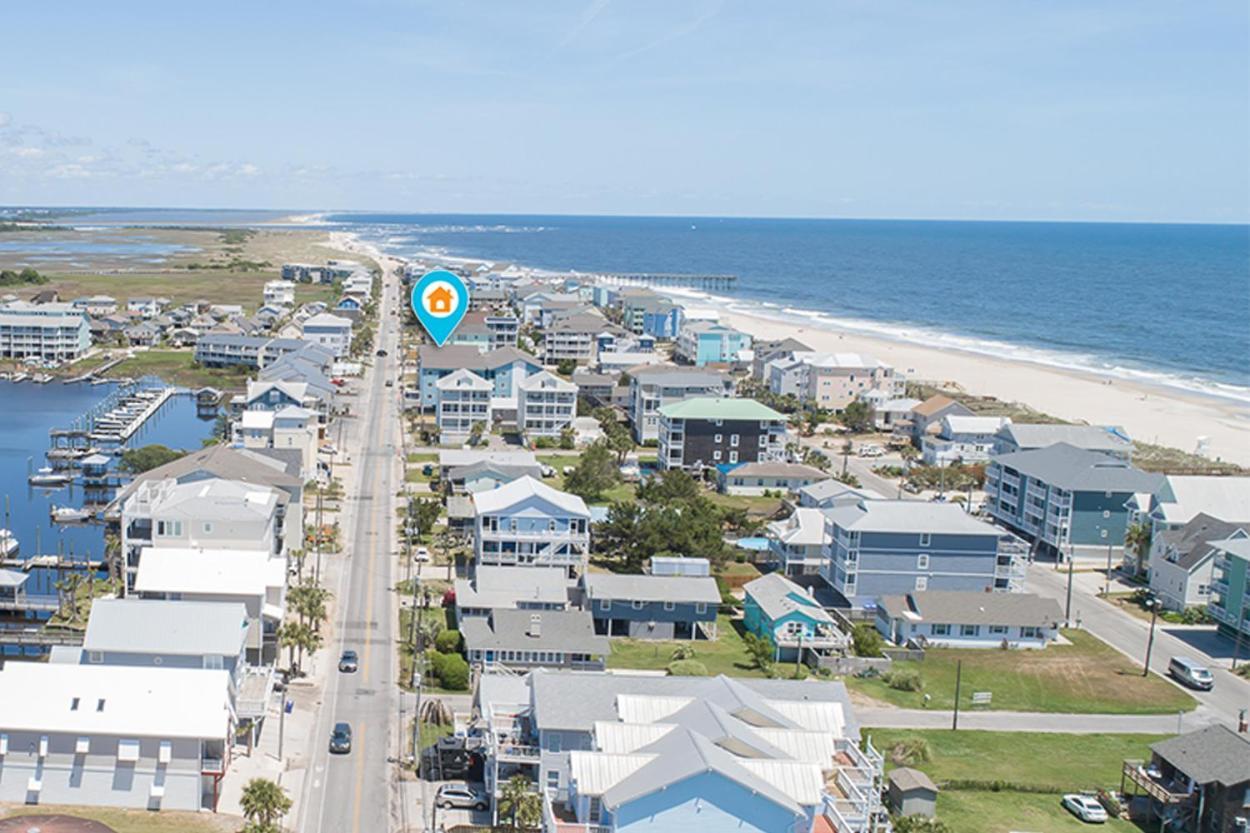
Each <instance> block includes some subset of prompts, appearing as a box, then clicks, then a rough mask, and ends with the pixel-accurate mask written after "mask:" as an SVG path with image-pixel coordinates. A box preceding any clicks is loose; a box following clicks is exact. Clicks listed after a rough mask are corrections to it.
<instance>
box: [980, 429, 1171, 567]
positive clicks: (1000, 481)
mask: <svg viewBox="0 0 1250 833" xmlns="http://www.w3.org/2000/svg"><path fill="white" fill-rule="evenodd" d="M1163 480H1164V478H1163V476H1162V475H1158V474H1149V473H1147V472H1143V471H1140V470H1139V469H1136V468H1134V467H1133V466H1132V465H1131V464H1130V463H1128V462H1126V461H1124V460H1122V459H1119V458H1116V457H1111V456H1109V455H1106V454H1103V453H1101V452H1097V451H1087V450H1085V449H1083V448H1076V447H1075V446H1071V445H1068V444H1067V443H1056V444H1055V445H1051V446H1047V447H1045V448H1039V449H1035V450H1033V451H1016V452H1013V453H1011V454H999V455H996V456H994V457H992V458H991V459H990V463H989V465H988V466H987V467H986V471H985V494H986V502H985V505H986V509H987V510H988V512H989V514H990V516H991V517H993V518H994V519H995V520H996V521H998V522H999V523H1001V524H1003V525H1004V526H1007V527H1008V528H1010V529H1013V530H1015V531H1016V532H1018V533H1019V534H1020V535H1022V536H1023V537H1024V538H1025V539H1026V540H1027V541H1029V542H1030V543H1032V544H1033V546H1034V549H1035V550H1036V551H1038V552H1039V553H1042V554H1046V555H1049V556H1052V557H1058V558H1060V559H1063V558H1066V557H1067V556H1069V555H1075V556H1089V557H1097V558H1098V559H1100V561H1101V560H1102V559H1105V558H1106V557H1107V555H1108V553H1112V554H1114V555H1119V554H1121V553H1122V552H1123V550H1124V533H1125V530H1126V529H1127V528H1128V519H1129V510H1128V509H1127V504H1128V502H1129V500H1130V499H1131V498H1133V497H1134V496H1135V495H1138V494H1141V493H1147V494H1150V493H1153V492H1154V491H1155V490H1157V489H1161V488H1162V487H1163Z"/></svg>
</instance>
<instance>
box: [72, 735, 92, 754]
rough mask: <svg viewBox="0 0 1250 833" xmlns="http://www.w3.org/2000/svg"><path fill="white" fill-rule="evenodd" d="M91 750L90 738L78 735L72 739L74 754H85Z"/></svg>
mask: <svg viewBox="0 0 1250 833" xmlns="http://www.w3.org/2000/svg"><path fill="white" fill-rule="evenodd" d="M90 751H91V738H88V737H80V738H78V739H77V740H76V741H74V754H75V755H86V754H87V753H88V752H90Z"/></svg>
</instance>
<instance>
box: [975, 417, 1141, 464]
mask: <svg viewBox="0 0 1250 833" xmlns="http://www.w3.org/2000/svg"><path fill="white" fill-rule="evenodd" d="M1055 443H1067V444H1068V445H1070V446H1074V447H1076V448H1083V449H1085V450H1086V451H1097V452H1100V453H1102V454H1107V455H1109V456H1111V457H1119V458H1120V459H1122V460H1128V459H1129V458H1130V457H1132V454H1133V441H1132V440H1131V439H1129V436H1128V434H1127V433H1126V432H1125V430H1124V429H1123V428H1121V427H1120V426H1118V425H1062V424H1054V425H1052V424H1048V423H1027V422H1026V423H1015V422H1010V421H1008V422H1006V423H1005V424H1004V425H1003V427H1002V428H1001V429H999V432H998V442H997V444H996V445H995V447H994V453H995V454H1010V453H1011V452H1013V451H1033V450H1035V449H1038V448H1045V447H1046V446H1048V445H1054V444H1055Z"/></svg>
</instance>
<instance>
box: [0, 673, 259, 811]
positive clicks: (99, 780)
mask: <svg viewBox="0 0 1250 833" xmlns="http://www.w3.org/2000/svg"><path fill="white" fill-rule="evenodd" d="M229 684H230V677H229V674H227V672H226V671H224V670H209V669H203V668H195V669H192V668H160V667H148V668H136V667H127V666H116V665H91V664H86V665H83V664H73V663H59V662H53V663H34V662H10V663H6V664H5V666H4V670H3V671H0V769H2V770H3V777H0V801H2V802H4V803H6V804H10V805H23V804H27V805H29V804H47V805H79V806H88V807H127V808H132V809H138V810H190V811H196V810H215V809H216V808H217V799H218V796H219V795H220V793H221V780H222V777H223V776H224V775H225V772H226V767H227V765H228V764H229V758H230V748H231V743H232V740H233V736H234V727H235V715H234V712H233V710H232V709H231V707H230V697H229Z"/></svg>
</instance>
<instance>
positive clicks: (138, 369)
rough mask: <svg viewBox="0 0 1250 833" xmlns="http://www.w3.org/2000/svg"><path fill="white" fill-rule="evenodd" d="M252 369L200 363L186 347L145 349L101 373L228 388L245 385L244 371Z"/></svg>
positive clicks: (196, 385)
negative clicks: (151, 377) (201, 364)
mask: <svg viewBox="0 0 1250 833" xmlns="http://www.w3.org/2000/svg"><path fill="white" fill-rule="evenodd" d="M253 372H254V371H251V370H249V369H248V368H245V367H237V368H224V367H222V368H212V367H200V366H199V365H197V364H196V363H195V354H194V353H193V352H191V351H190V350H146V351H144V352H142V353H136V354H135V356H134V358H131V359H126V360H125V361H124V362H122V363H121V364H119V365H117V366H116V367H114V368H113V369H112V370H110V371H109V372H108V373H106V374H105V375H106V376H108V377H111V378H114V379H116V378H119V377H122V376H131V377H134V378H138V377H140V376H159V377H161V379H163V380H164V381H166V382H168V383H170V384H173V385H184V386H186V387H204V386H209V387H214V388H218V389H221V390H231V389H241V388H243V387H245V386H246V385H247V377H248V374H249V373H253Z"/></svg>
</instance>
